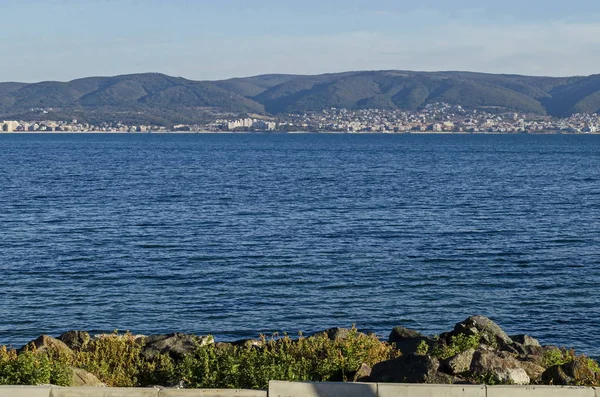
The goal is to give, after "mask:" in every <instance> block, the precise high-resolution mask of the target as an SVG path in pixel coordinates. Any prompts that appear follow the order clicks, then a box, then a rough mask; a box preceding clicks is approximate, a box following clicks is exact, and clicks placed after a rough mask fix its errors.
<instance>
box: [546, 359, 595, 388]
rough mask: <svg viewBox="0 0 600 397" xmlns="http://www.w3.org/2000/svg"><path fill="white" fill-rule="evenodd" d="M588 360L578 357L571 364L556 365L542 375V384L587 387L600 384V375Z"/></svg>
mask: <svg viewBox="0 0 600 397" xmlns="http://www.w3.org/2000/svg"><path fill="white" fill-rule="evenodd" d="M587 360H588V359H587V358H584V357H578V358H576V359H575V360H574V361H572V362H570V363H566V364H563V365H555V366H553V367H550V368H548V369H547V370H546V371H544V373H543V374H542V382H543V383H545V384H548V385H578V386H581V385H587V386H591V385H594V384H597V383H598V382H600V373H598V372H594V371H593V370H592V368H590V365H589V363H588V362H587Z"/></svg>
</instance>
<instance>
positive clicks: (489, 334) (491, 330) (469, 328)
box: [449, 316, 513, 347]
mask: <svg viewBox="0 0 600 397" xmlns="http://www.w3.org/2000/svg"><path fill="white" fill-rule="evenodd" d="M459 334H464V335H469V336H470V335H479V336H480V337H481V342H482V343H485V344H487V345H490V346H494V347H503V346H506V345H511V344H512V343H513V341H512V339H510V337H509V336H508V334H507V333H506V332H504V330H503V329H502V328H500V326H499V325H498V324H496V323H495V322H493V321H492V320H490V319H489V318H487V317H484V316H471V317H469V318H467V319H466V320H464V321H461V322H460V323H457V324H456V325H455V326H454V330H453V331H452V332H451V333H450V334H449V336H450V337H452V336H455V335H459Z"/></svg>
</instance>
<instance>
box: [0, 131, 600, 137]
mask: <svg viewBox="0 0 600 397" xmlns="http://www.w3.org/2000/svg"><path fill="white" fill-rule="evenodd" d="M85 134H90V135H102V134H117V135H194V134H203V135H270V134H272V135H286V134H290V135H297V134H306V135H308V134H327V135H600V132H592V133H588V132H585V133H584V132H578V133H573V132H561V131H535V132H526V131H525V132H518V133H516V132H503V131H493V132H466V131H409V132H393V131H376V132H350V131H149V132H127V131H16V132H6V131H0V136H4V135H85Z"/></svg>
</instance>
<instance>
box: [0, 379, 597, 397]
mask: <svg viewBox="0 0 600 397" xmlns="http://www.w3.org/2000/svg"><path fill="white" fill-rule="evenodd" d="M0 397H600V388H592V387H571V386H534V385H530V386H484V385H424V384H394V383H379V384H377V383H312V382H279V381H271V382H269V391H268V392H267V391H265V390H231V389H187V390H177V389H140V388H113V387H57V386H37V387H36V386H0Z"/></svg>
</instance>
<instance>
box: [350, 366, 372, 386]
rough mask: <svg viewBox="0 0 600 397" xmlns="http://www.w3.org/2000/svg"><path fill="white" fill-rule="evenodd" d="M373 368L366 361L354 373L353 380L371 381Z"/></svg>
mask: <svg viewBox="0 0 600 397" xmlns="http://www.w3.org/2000/svg"><path fill="white" fill-rule="evenodd" d="M372 371H373V369H372V368H371V367H370V366H368V365H367V364H365V363H362V364H361V365H360V368H359V369H358V371H356V373H355V374H354V377H353V381H354V382H370V380H371V372H372Z"/></svg>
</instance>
